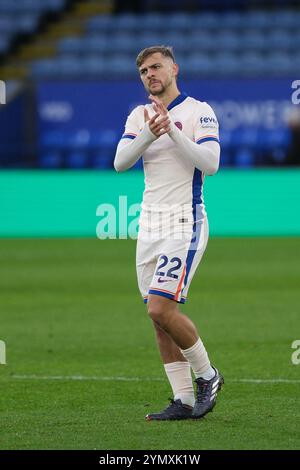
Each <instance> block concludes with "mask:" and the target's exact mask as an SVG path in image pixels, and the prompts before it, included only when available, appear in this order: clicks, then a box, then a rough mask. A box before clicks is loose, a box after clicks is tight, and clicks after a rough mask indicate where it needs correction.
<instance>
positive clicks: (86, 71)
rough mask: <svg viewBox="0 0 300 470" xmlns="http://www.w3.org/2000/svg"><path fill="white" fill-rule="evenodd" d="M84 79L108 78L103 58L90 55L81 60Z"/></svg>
mask: <svg viewBox="0 0 300 470" xmlns="http://www.w3.org/2000/svg"><path fill="white" fill-rule="evenodd" d="M81 66H82V71H81V77H82V78H105V77H106V76H107V71H106V62H105V60H104V59H103V56H98V55H89V56H86V57H84V58H83V59H82V60H81Z"/></svg>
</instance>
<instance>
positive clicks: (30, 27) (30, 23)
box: [16, 15, 40, 33]
mask: <svg viewBox="0 0 300 470" xmlns="http://www.w3.org/2000/svg"><path fill="white" fill-rule="evenodd" d="M39 19H40V17H39V15H23V16H20V18H18V19H17V21H16V24H17V29H18V31H19V32H22V33H32V31H34V30H36V29H37V27H38V24H39Z"/></svg>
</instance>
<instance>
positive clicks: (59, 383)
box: [0, 238, 300, 450]
mask: <svg viewBox="0 0 300 470" xmlns="http://www.w3.org/2000/svg"><path fill="white" fill-rule="evenodd" d="M299 253H300V240H299V239H297V238H261V239H259V238H257V239H255V238H253V239H251V238H236V239H235V238H231V239H230V238H224V239H222V238H212V239H211V240H210V242H209V245H208V248H207V252H206V254H205V257H204V259H203V262H202V263H201V265H200V267H199V269H198V273H197V275H196V277H195V278H194V281H193V283H192V286H191V288H190V292H189V298H188V302H187V303H186V304H185V305H184V306H183V307H182V310H183V312H184V313H187V314H188V315H189V316H190V317H191V318H192V319H193V320H194V321H195V323H196V324H197V326H198V328H199V332H200V334H201V336H202V338H203V341H204V342H205V345H206V347H207V349H208V351H209V354H210V358H211V360H212V363H213V364H215V365H216V366H217V367H218V368H219V369H220V370H221V372H222V373H223V374H224V377H225V386H224V388H223V390H222V392H221V393H220V394H219V397H218V403H217V406H216V408H215V410H214V412H213V413H209V415H208V416H207V417H205V418H204V419H203V420H200V421H184V422H164V423H157V422H146V421H145V420H144V416H145V415H146V414H147V413H148V412H149V411H150V410H151V411H159V410H160V409H162V408H163V407H164V406H165V405H167V399H168V397H169V396H171V391H170V389H169V385H168V383H167V380H166V378H165V375H164V371H163V368H162V365H161V362H160V358H159V354H158V351H157V347H156V344H155V338H154V332H153V329H152V325H151V322H150V320H149V318H148V317H147V313H146V309H145V306H144V304H143V303H142V301H141V298H140V296H139V293H138V290H137V284H136V277H135V242H134V241H126V240H109V241H99V240H92V239H44V240H30V239H26V240H17V239H15V240H1V241H0V279H1V283H0V290H1V294H0V319H1V320H0V339H1V340H3V341H5V343H6V356H7V364H6V365H0V388H1V393H0V421H1V427H0V448H1V449H99V450H100V449H102V450H103V449H130V450H132V449H145V450H153V449H166V450H172V449H178V450H185V449H199V450H203V449H296V448H299V418H300V392H299V389H300V365H298V366H297V365H294V364H292V361H291V356H292V353H293V349H292V348H291V345H292V342H293V341H294V340H295V339H300V326H299V303H300V291H299V266H300V263H299ZM256 379H257V380H261V381H259V382H255V380H256ZM278 379H287V380H288V381H287V382H280V381H278Z"/></svg>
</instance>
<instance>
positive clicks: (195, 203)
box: [122, 93, 219, 226]
mask: <svg viewBox="0 0 300 470" xmlns="http://www.w3.org/2000/svg"><path fill="white" fill-rule="evenodd" d="M146 109H147V111H148V114H149V116H150V118H151V117H152V116H153V115H154V114H155V112H154V110H153V107H152V105H151V104H147V105H146ZM168 110H169V114H170V117H171V119H172V121H173V122H174V123H175V125H176V126H177V127H178V128H179V129H180V130H181V131H182V132H183V133H184V134H185V135H186V136H187V137H188V138H189V139H191V140H192V141H193V142H195V143H197V144H199V145H201V143H204V142H208V141H215V142H219V133H218V128H219V126H218V121H217V118H216V116H215V114H214V112H213V110H212V108H211V107H210V106H209V105H208V104H207V103H206V102H201V101H197V100H195V99H194V98H191V97H189V96H187V95H186V94H185V93H181V94H180V95H179V96H178V97H177V98H176V99H175V100H174V101H173V102H172V103H170V104H169V106H168ZM144 125H145V121H144V106H138V107H136V108H135V109H134V110H133V111H132V112H131V114H130V115H129V116H128V118H127V121H126V126H125V132H124V134H123V136H122V139H135V137H136V136H137V135H138V134H139V133H140V132H141V130H142V129H143V127H144ZM143 165H144V173H145V190H144V194H143V202H142V214H141V218H140V224H144V225H149V220H150V221H151V222H150V225H151V226H154V225H156V224H157V223H158V222H155V220H157V219H155V218H153V217H150V219H149V215H150V216H151V214H152V215H153V214H155V213H158V212H160V213H164V212H165V213H169V212H170V208H172V213H173V214H174V213H175V216H178V217H180V221H185V222H186V221H187V219H188V221H192V220H193V221H194V222H195V220H201V219H203V218H204V217H206V212H205V206H204V200H203V181H204V174H203V172H201V171H200V170H198V169H197V168H195V166H194V165H193V164H192V163H191V162H190V161H189V160H187V159H185V158H184V157H183V156H182V155H181V154H180V151H179V150H178V148H177V147H176V144H175V143H174V141H173V140H172V139H171V138H170V136H169V135H168V134H164V135H162V136H161V137H159V138H158V139H157V140H155V141H153V142H152V143H151V144H150V145H149V147H148V148H147V150H146V151H145V152H144V154H143Z"/></svg>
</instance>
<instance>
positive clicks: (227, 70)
mask: <svg viewBox="0 0 300 470" xmlns="http://www.w3.org/2000/svg"><path fill="white" fill-rule="evenodd" d="M212 66H213V67H214V70H215V72H214V73H215V74H216V75H218V76H224V77H229V76H237V75H238V74H239V71H240V63H239V59H238V57H237V56H236V55H235V54H231V53H230V52H224V53H218V54H216V55H215V57H214V59H213V61H212Z"/></svg>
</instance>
